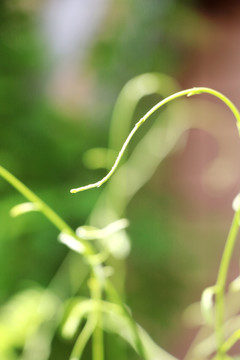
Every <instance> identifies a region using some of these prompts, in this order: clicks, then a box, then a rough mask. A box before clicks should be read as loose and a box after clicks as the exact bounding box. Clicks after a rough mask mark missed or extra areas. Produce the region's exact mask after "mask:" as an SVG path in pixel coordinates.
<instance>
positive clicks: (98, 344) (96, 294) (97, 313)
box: [90, 265, 104, 360]
mask: <svg viewBox="0 0 240 360" xmlns="http://www.w3.org/2000/svg"><path fill="white" fill-rule="evenodd" d="M99 266H101V265H99ZM95 269H96V270H97V269H98V267H96V268H95ZM90 290H91V298H92V299H94V300H95V301H96V304H97V306H96V310H94V312H93V314H92V315H93V316H94V317H95V321H96V327H95V329H94V331H93V336H92V358H93V360H104V338H103V329H102V310H101V303H102V284H101V281H99V280H98V278H97V274H96V273H93V274H92V278H91V281H90Z"/></svg>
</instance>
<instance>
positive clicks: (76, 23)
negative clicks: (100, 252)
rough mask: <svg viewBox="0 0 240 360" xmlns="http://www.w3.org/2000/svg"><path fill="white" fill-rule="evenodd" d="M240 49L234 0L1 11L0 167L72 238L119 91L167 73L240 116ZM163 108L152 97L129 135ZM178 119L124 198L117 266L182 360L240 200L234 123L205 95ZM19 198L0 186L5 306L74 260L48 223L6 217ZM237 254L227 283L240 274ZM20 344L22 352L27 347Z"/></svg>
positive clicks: (39, 4)
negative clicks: (216, 95) (95, 151)
mask: <svg viewBox="0 0 240 360" xmlns="http://www.w3.org/2000/svg"><path fill="white" fill-rule="evenodd" d="M239 41H240V4H239V1H228V2H223V1H220V0H219V1H207V0H206V1H203V0H202V1H201V0H198V1H197V0H196V1H194V0H192V1H190V0H189V1H187V0H186V1H184V0H182V1H181V0H148V1H144V0H122V1H116V0H88V1H85V0H45V1H39V0H2V1H1V2H0V163H1V165H3V166H4V167H6V168H7V169H8V170H9V171H11V172H12V173H13V174H15V175H16V176H17V177H18V178H20V179H21V180H22V181H23V182H24V183H26V184H27V185H28V186H29V187H30V188H31V189H32V190H34V191H35V192H36V193H37V194H38V195H39V196H40V197H42V198H43V199H44V200H45V201H46V202H47V203H49V205H51V206H52V207H53V208H54V209H55V210H56V211H57V212H58V213H59V214H60V215H61V216H63V218H64V219H65V220H66V221H67V222H68V223H69V224H71V226H73V228H76V227H77V226H80V225H83V224H86V223H87V222H88V221H89V220H88V219H89V217H90V214H91V211H92V209H93V208H94V206H95V203H96V202H97V200H98V198H99V197H100V194H101V192H102V191H103V190H102V189H94V190H91V191H89V192H86V193H81V194H78V195H75V196H73V195H71V194H70V193H69V190H70V188H72V187H74V186H80V185H84V184H87V183H89V182H94V181H95V180H97V179H99V178H100V177H101V176H103V175H104V174H105V173H106V169H104V168H99V169H93V167H94V166H95V165H94V164H92V163H93V162H94V161H93V160H91V159H90V160H89V159H88V158H87V157H86V156H85V157H84V154H86V152H87V151H88V150H90V149H92V148H99V147H103V148H106V147H107V146H108V143H109V140H108V138H109V128H110V123H111V117H112V115H111V114H112V111H113V108H114V104H115V102H116V100H117V97H118V95H119V93H120V91H121V89H122V87H123V86H124V85H125V84H126V83H127V82H128V81H129V80H130V79H132V78H134V77H136V76H138V75H141V74H144V73H162V74H166V75H168V76H171V77H172V78H174V79H175V81H176V82H177V83H178V87H179V88H180V89H184V88H189V87H193V86H207V87H212V88H215V89H216V90H219V91H221V92H223V93H224V94H225V95H226V96H228V97H229V98H230V99H231V100H232V101H233V102H234V103H235V104H236V105H237V106H238V107H240V98H239V93H240V74H239V64H240V50H239V46H238V44H239ZM129 96H132V94H129ZM159 99H161V97H160V96H159V95H157V94H152V95H148V96H145V97H144V98H143V99H142V100H141V101H140V103H139V104H138V106H137V108H136V110H135V112H134V114H133V119H132V126H133V124H134V122H136V121H137V120H138V119H139V118H140V117H141V116H142V115H143V114H144V113H145V112H146V111H147V110H148V109H149V108H150V107H151V106H153V105H154V104H155V103H156V102H157V101H159ZM182 104H183V103H182ZM172 116H173V119H168V121H173V123H174V124H178V123H179V125H180V126H181V122H182V123H183V124H185V122H186V121H187V123H188V124H189V127H191V129H190V130H186V131H183V134H182V135H181V136H179V138H178V139H176V141H175V144H174V146H172V148H173V150H172V151H170V153H169V154H168V156H166V158H165V159H164V160H163V161H162V162H161V164H160V165H159V166H158V167H157V169H156V171H155V173H154V175H153V176H152V177H151V178H150V180H149V181H148V182H147V183H146V184H144V186H143V187H142V188H141V189H140V190H139V191H138V192H137V193H136V194H135V195H134V196H133V197H132V198H131V201H129V203H128V206H127V208H126V211H125V214H124V216H126V217H127V218H128V219H129V221H130V226H129V229H128V234H129V237H130V242H131V252H130V254H129V256H128V257H127V259H126V260H125V265H124V268H123V265H122V264H117V265H116V266H119V271H122V272H123V273H125V272H126V274H127V276H126V282H125V289H126V301H127V303H128V304H129V306H130V307H131V309H132V311H133V314H134V316H135V318H136V319H137V320H138V321H139V322H140V323H141V324H142V325H143V327H144V328H145V329H146V330H147V331H148V332H149V334H150V335H151V336H152V337H153V339H154V340H155V341H156V342H157V343H159V344H160V345H161V346H163V347H164V348H165V349H167V350H168V351H169V352H170V353H172V354H174V355H175V356H178V357H179V358H183V356H184V354H185V353H186V351H187V348H188V346H189V344H190V343H191V340H192V339H193V337H194V333H195V329H192V328H191V329H190V328H188V327H187V325H186V323H184V321H183V317H182V314H183V312H184V309H185V308H186V307H187V306H188V305H189V304H191V303H193V302H195V301H198V300H199V298H200V296H201V292H202V290H203V289H204V288H205V287H206V286H209V285H213V284H214V283H215V279H216V276H217V269H218V263H219V260H220V257H221V252H222V249H223V246H224V241H225V239H226V236H227V232H228V228H229V226H230V223H231V217H232V215H233V211H232V208H231V203H232V200H233V198H234V197H235V196H236V194H237V193H238V191H239V185H240V176H239V175H240V162H239V153H240V147H239V141H238V135H237V131H236V126H235V123H234V119H233V118H232V115H231V114H230V113H229V111H227V110H226V109H225V108H224V106H222V104H219V103H218V101H216V100H214V99H213V98H210V97H209V96H201V97H195V98H190V99H189V100H188V101H187V103H185V102H184V106H183V105H182V107H181V116H180V115H179V113H178V111H177V110H176V111H175V112H173V115H172ZM151 121H154V118H153V119H150V120H149V122H150V123H151ZM119 123H121V118H119ZM149 128H150V125H146V130H142V133H141V134H139V135H137V136H136V139H134V140H133V145H132V147H133V146H134V144H135V145H136V144H138V143H139V142H140V140H141V137H143V136H144V134H145V133H146V132H147V130H148V129H149ZM117 141H118V140H117V139H116V143H117ZM120 144H121V142H120ZM120 144H119V145H117V146H119V147H120ZM115 150H117V149H115ZM129 152H131V146H130V150H129ZM142 161H144V157H143V159H142ZM146 161H148V160H146ZM95 162H96V161H95ZM126 176H127V175H126ZM129 176H130V175H129ZM119 186H121V184H120V185H119ZM22 200H23V199H22V197H21V196H20V195H18V194H17V193H16V191H15V190H14V189H12V188H11V187H10V186H9V185H8V184H7V183H6V182H5V181H3V180H0V265H1V267H0V268H1V271H0V304H1V306H2V309H4V306H6V304H7V303H8V301H9V299H11V298H12V296H14V295H15V294H16V293H19V292H20V291H22V290H23V289H27V288H28V289H29V288H31V287H32V286H33V287H34V286H35V285H36V284H39V285H40V286H41V287H43V288H44V287H46V286H48V284H49V283H50V282H51V279H52V277H53V276H54V274H55V273H56V271H57V269H58V268H59V266H60V264H61V263H62V261H63V260H64V258H65V256H66V254H67V252H68V250H67V249H66V248H65V247H64V246H63V245H61V244H59V243H58V242H57V241H56V239H57V236H58V234H57V231H56V230H55V229H54V228H53V226H52V225H51V224H49V223H48V222H47V221H46V220H45V219H44V218H42V216H41V215H38V214H35V213H32V214H27V215H25V216H20V217H19V218H16V219H13V218H11V217H10V215H9V211H10V209H11V208H12V207H13V206H14V205H16V204H17V203H20V202H22ZM102 212H103V214H104V207H103V209H102ZM121 216H122V214H121ZM238 250H239V248H237V249H236V251H235V256H234V259H233V262H232V266H231V277H232V278H234V276H235V275H237V274H238V272H239V266H238ZM79 261H81V260H80V259H79ZM120 262H121V261H120ZM63 277H64V274H63ZM75 277H76V278H77V277H78V273H76V274H75ZM60 282H61V281H60ZM60 288H61V286H60ZM109 343H110V341H109ZM54 344H55V348H56V349H55V353H54V354H56V355H57V358H58V359H59V360H61V359H65V358H67V356H68V354H69V349H70V348H71V344H69V343H67V342H65V341H64V340H62V339H61V338H60V336H58V335H56V338H55V339H54ZM14 346H15V348H14V351H15V352H16V354H18V353H21V345H19V346H17V345H14ZM110 347H111V346H110V344H108V348H109V350H108V351H109V354H113V351H114V350H113V349H110ZM111 351H112V353H111ZM52 356H53V355H52ZM114 356H115V357H114V358H115V359H117V355H116V354H115V355H114ZM129 356H132V358H134V355H133V354H130V355H129ZM13 358H14V357H13ZM53 358H54V357H53ZM112 358H113V357H112ZM9 359H10V358H9ZM11 359H12V358H11ZM6 360H8V359H6Z"/></svg>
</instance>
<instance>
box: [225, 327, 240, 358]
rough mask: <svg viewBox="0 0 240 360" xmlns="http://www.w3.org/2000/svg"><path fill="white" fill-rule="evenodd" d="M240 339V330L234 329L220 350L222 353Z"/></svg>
mask: <svg viewBox="0 0 240 360" xmlns="http://www.w3.org/2000/svg"><path fill="white" fill-rule="evenodd" d="M239 339H240V330H236V331H235V332H234V333H233V334H232V335H231V336H230V337H229V338H228V339H227V340H226V341H225V343H224V344H223V346H222V350H223V352H224V353H226V352H227V351H229V350H230V349H231V348H232V347H233V345H235V343H236V342H237V341H238V340H239Z"/></svg>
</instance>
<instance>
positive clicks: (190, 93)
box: [70, 87, 240, 194]
mask: <svg viewBox="0 0 240 360" xmlns="http://www.w3.org/2000/svg"><path fill="white" fill-rule="evenodd" d="M202 93H207V94H210V95H213V96H215V97H217V98H218V99H220V100H221V101H222V102H224V103H225V104H226V105H227V107H228V108H229V109H230V110H231V111H232V113H233V114H234V116H235V118H236V120H237V125H238V127H239V128H240V114H239V112H238V110H237V108H236V106H235V105H234V104H233V103H232V102H231V101H230V100H229V99H228V98H227V97H226V96H224V95H223V94H221V93H220V92H218V91H216V90H213V89H210V88H205V87H199V88H192V89H187V90H182V91H179V92H177V93H175V94H173V95H170V96H168V97H166V98H165V99H163V100H161V101H160V102H158V103H157V104H156V105H155V106H153V107H152V108H151V109H150V110H149V111H148V112H147V113H146V114H145V115H144V116H143V117H142V118H141V119H140V120H139V121H138V122H137V123H136V124H135V126H134V128H133V129H132V131H131V132H130V134H129V135H128V137H127V139H126V140H125V142H124V144H123V146H122V148H121V150H120V152H119V154H118V156H117V158H116V161H115V163H114V164H113V166H112V168H111V170H110V171H109V172H108V174H107V175H106V176H104V177H103V178H102V179H101V180H99V181H97V182H96V183H93V184H89V185H86V186H81V187H79V188H75V189H71V190H70V192H71V193H74V194H75V193H77V192H79V191H85V190H89V189H93V188H95V187H100V186H101V185H102V184H104V183H105V182H106V181H108V179H109V178H110V177H111V176H112V175H113V174H114V172H115V170H116V169H117V167H118V164H119V162H120V160H121V159H122V157H123V154H124V152H125V150H126V148H127V146H128V144H129V142H130V140H131V139H132V137H133V135H134V134H135V133H136V131H137V130H138V128H139V127H140V126H141V125H142V124H143V123H144V122H145V121H146V120H147V119H148V118H149V117H150V116H151V115H152V114H153V113H154V112H155V111H156V110H158V109H159V108H160V107H162V106H163V105H165V104H167V103H169V102H171V101H172V100H175V99H177V98H180V97H183V96H193V95H198V94H202Z"/></svg>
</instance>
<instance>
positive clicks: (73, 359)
mask: <svg viewBox="0 0 240 360" xmlns="http://www.w3.org/2000/svg"><path fill="white" fill-rule="evenodd" d="M95 327H96V319H95V317H94V316H92V314H90V315H89V316H88V318H87V321H86V324H85V326H84V328H83V329H82V331H81V332H80V334H79V336H78V338H77V341H76V343H75V344H74V347H73V350H72V353H71V355H70V359H69V360H80V359H81V357H82V353H83V351H84V349H85V346H86V344H87V342H88V340H89V339H90V337H91V335H92V333H93V331H94V329H95Z"/></svg>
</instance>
